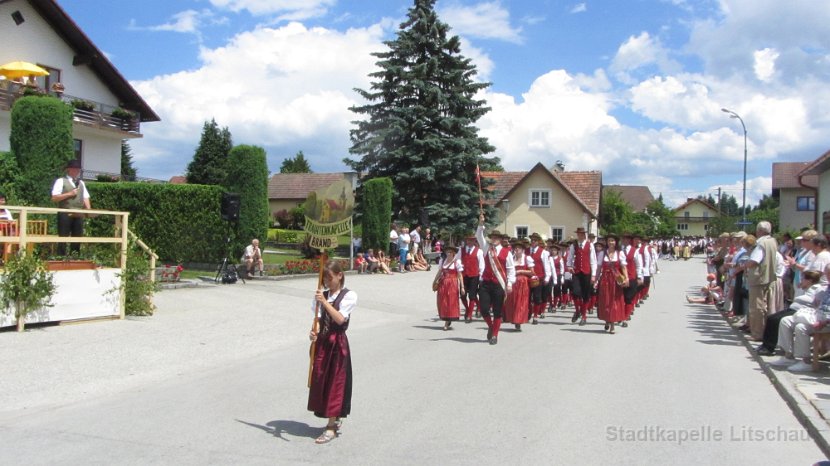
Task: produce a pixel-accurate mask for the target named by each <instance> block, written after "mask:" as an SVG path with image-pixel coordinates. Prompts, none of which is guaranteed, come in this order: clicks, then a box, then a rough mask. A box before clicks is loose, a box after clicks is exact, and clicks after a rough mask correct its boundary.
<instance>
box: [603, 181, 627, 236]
mask: <svg viewBox="0 0 830 466" xmlns="http://www.w3.org/2000/svg"><path fill="white" fill-rule="evenodd" d="M599 224H600V228H601V233H602V234H609V233H614V234H618V235H619V234H623V233H626V232H631V231H632V227H633V226H634V209H633V208H632V207H631V204H629V203H628V201H626V200H625V199H623V198H622V196H621V195H620V192H619V191H616V190H613V189H606V190H603V191H602V205H601V206H600V214H599Z"/></svg>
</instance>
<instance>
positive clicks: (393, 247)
mask: <svg viewBox="0 0 830 466" xmlns="http://www.w3.org/2000/svg"><path fill="white" fill-rule="evenodd" d="M397 255H398V225H397V224H395V223H393V224H392V229H391V230H390V231H389V257H396V256H397Z"/></svg>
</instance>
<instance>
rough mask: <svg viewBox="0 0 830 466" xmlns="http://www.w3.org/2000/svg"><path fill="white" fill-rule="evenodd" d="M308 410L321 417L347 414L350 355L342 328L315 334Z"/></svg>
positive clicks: (350, 407) (348, 408) (350, 375)
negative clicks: (315, 348) (315, 347)
mask: <svg viewBox="0 0 830 466" xmlns="http://www.w3.org/2000/svg"><path fill="white" fill-rule="evenodd" d="M316 344H317V350H316V352H315V353H314V366H313V367H312V370H311V388H309V390H308V410H309V411H312V412H314V415H315V416H317V417H322V418H329V417H346V416H348V415H349V413H350V412H351V410H352V358H351V351H349V339H348V338H346V332H345V331H333V332H329V333H328V334H327V335H319V336H318V337H317V343H316Z"/></svg>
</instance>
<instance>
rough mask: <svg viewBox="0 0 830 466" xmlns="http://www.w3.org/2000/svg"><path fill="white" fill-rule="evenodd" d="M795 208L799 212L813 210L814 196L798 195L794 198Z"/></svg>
mask: <svg viewBox="0 0 830 466" xmlns="http://www.w3.org/2000/svg"><path fill="white" fill-rule="evenodd" d="M795 208H796V210H798V211H800V212H815V210H816V198H815V197H813V196H798V197H797V198H796V200H795Z"/></svg>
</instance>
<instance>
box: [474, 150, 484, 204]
mask: <svg viewBox="0 0 830 466" xmlns="http://www.w3.org/2000/svg"><path fill="white" fill-rule="evenodd" d="M476 183H477V184H478V211H479V212H484V196H482V195H481V169H480V168H479V167H478V162H476Z"/></svg>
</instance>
